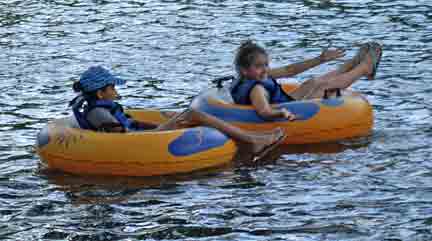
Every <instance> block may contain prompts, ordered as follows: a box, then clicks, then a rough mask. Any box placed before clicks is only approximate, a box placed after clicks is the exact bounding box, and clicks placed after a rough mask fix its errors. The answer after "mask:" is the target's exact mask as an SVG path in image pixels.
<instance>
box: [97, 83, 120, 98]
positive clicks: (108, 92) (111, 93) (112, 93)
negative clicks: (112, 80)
mask: <svg viewBox="0 0 432 241" xmlns="http://www.w3.org/2000/svg"><path fill="white" fill-rule="evenodd" d="M97 95H98V97H99V99H100V100H116V99H117V98H118V93H117V91H116V89H115V86H114V85H108V86H107V87H105V89H101V90H98V94H97Z"/></svg>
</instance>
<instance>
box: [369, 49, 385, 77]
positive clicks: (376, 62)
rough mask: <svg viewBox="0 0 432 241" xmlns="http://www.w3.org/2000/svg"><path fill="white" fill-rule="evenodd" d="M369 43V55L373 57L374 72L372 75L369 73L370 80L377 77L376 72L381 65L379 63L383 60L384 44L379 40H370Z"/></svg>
mask: <svg viewBox="0 0 432 241" xmlns="http://www.w3.org/2000/svg"><path fill="white" fill-rule="evenodd" d="M368 45H369V51H368V53H369V55H370V57H371V59H372V73H371V74H370V75H368V76H367V77H368V79H369V80H373V79H375V76H376V72H377V69H378V66H379V63H380V61H381V57H382V52H383V51H382V46H381V45H380V44H379V43H377V42H370V43H368ZM377 50H379V53H377Z"/></svg>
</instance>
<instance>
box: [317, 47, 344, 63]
mask: <svg viewBox="0 0 432 241" xmlns="http://www.w3.org/2000/svg"><path fill="white" fill-rule="evenodd" d="M344 56H345V50H344V49H325V50H323V51H322V52H321V54H320V56H319V59H320V60H321V61H322V62H328V61H332V60H334V59H338V58H342V57H344Z"/></svg>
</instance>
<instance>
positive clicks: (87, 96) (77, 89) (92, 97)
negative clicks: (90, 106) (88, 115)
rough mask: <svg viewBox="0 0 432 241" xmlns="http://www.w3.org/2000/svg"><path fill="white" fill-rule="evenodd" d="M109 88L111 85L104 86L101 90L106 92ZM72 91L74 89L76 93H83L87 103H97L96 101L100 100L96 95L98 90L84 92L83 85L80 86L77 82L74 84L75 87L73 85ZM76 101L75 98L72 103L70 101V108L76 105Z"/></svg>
mask: <svg viewBox="0 0 432 241" xmlns="http://www.w3.org/2000/svg"><path fill="white" fill-rule="evenodd" d="M108 86H109V85H107V86H104V87H103V88H100V90H105V89H106V88H107V87H108ZM72 89H73V90H74V91H75V92H81V94H82V96H83V97H84V99H85V100H86V101H87V103H90V102H95V101H97V100H98V97H97V95H96V93H97V91H98V90H95V91H91V92H84V90H83V88H82V86H81V84H80V82H79V81H76V82H74V83H73V85H72ZM75 100H76V98H74V99H73V100H72V101H70V102H69V105H70V106H71V105H73V104H74V103H75Z"/></svg>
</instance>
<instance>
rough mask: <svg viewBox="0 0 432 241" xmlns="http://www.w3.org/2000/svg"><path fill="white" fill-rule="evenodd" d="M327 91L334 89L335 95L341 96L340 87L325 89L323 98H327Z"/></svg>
mask: <svg viewBox="0 0 432 241" xmlns="http://www.w3.org/2000/svg"><path fill="white" fill-rule="evenodd" d="M329 91H336V97H341V96H342V94H341V90H340V89H327V90H324V97H323V98H324V99H328V98H329V94H328V92H329Z"/></svg>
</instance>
